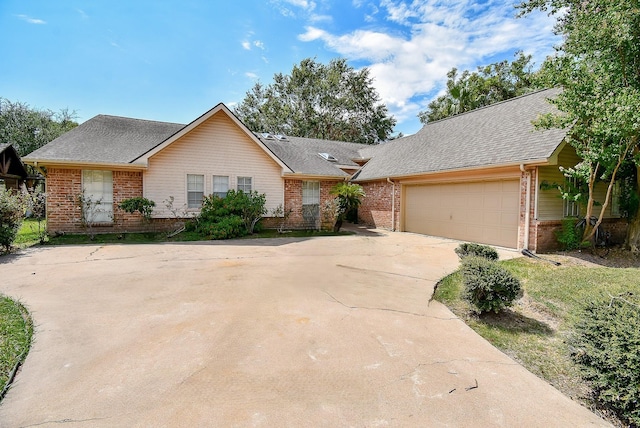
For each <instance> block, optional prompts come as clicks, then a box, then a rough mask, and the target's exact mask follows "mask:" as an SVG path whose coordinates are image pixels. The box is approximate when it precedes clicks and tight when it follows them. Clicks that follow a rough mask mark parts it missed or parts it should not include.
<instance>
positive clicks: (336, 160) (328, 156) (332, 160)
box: [318, 153, 338, 162]
mask: <svg viewBox="0 0 640 428" xmlns="http://www.w3.org/2000/svg"><path fill="white" fill-rule="evenodd" d="M318 154H319V155H320V157H322V159H324V160H328V161H329V162H338V159H336V158H335V157H333V156H332V155H330V154H329V153H318Z"/></svg>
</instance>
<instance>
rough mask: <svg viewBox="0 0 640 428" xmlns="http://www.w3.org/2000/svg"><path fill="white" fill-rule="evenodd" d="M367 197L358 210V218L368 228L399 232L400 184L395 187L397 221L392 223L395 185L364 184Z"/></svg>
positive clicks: (380, 183)
mask: <svg viewBox="0 0 640 428" xmlns="http://www.w3.org/2000/svg"><path fill="white" fill-rule="evenodd" d="M361 186H362V188H363V189H364V193H365V195H366V196H365V197H364V199H363V201H362V205H360V208H358V218H359V219H360V221H362V222H363V223H364V224H366V225H367V226H371V227H376V228H380V229H388V230H391V229H393V230H398V228H399V226H400V222H399V219H400V195H401V192H400V184H399V183H396V185H395V206H396V207H395V219H394V221H392V219H391V217H392V212H393V210H392V203H393V200H394V197H393V191H394V186H393V184H391V183H389V182H387V181H386V180H385V181H373V182H369V183H362V184H361Z"/></svg>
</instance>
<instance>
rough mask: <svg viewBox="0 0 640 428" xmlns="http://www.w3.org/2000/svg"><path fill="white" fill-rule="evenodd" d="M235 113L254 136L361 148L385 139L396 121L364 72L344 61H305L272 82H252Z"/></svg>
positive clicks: (367, 74)
mask: <svg viewBox="0 0 640 428" xmlns="http://www.w3.org/2000/svg"><path fill="white" fill-rule="evenodd" d="M234 113H235V114H236V115H237V116H238V117H239V118H240V119H241V120H242V121H243V122H244V123H245V124H246V125H247V126H248V127H249V129H251V130H252V131H256V132H272V133H276V134H285V135H291V136H296V137H310V138H322V139H329V140H341V141H351V142H356V143H365V144H375V143H378V142H380V141H385V140H387V139H388V138H389V137H390V135H391V132H392V131H393V127H394V125H395V123H396V120H395V119H394V118H393V117H392V116H389V115H388V111H387V107H386V106H385V105H384V104H382V103H380V96H379V95H378V93H377V91H376V90H375V88H374V87H373V81H372V79H371V77H369V69H367V68H363V69H362V70H359V71H356V70H355V69H354V68H353V67H350V66H349V65H348V64H347V61H346V60H345V59H334V60H331V61H330V62H329V64H327V65H325V64H321V63H318V62H316V61H315V60H314V59H311V58H307V59H304V60H302V61H301V62H300V64H296V65H294V66H293V70H291V74H288V75H285V74H282V73H278V74H276V75H275V76H274V77H273V83H272V84H270V85H268V86H264V85H262V84H260V83H256V84H255V85H254V86H253V88H251V90H249V91H248V92H247V93H246V95H245V98H244V100H243V101H242V102H241V103H240V104H239V105H238V106H237V107H236V108H235V109H234Z"/></svg>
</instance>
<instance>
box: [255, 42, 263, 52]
mask: <svg viewBox="0 0 640 428" xmlns="http://www.w3.org/2000/svg"><path fill="white" fill-rule="evenodd" d="M253 46H255V47H257V48H258V49H262V50H264V42H262V41H260V40H256V41H255V42H253Z"/></svg>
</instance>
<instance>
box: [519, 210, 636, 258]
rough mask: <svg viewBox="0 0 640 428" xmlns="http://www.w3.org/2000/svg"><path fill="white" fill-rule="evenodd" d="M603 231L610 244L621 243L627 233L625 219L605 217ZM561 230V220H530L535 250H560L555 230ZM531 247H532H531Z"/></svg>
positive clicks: (544, 251) (545, 251)
mask: <svg viewBox="0 0 640 428" xmlns="http://www.w3.org/2000/svg"><path fill="white" fill-rule="evenodd" d="M600 227H601V228H602V230H603V231H604V232H609V233H610V234H611V244H623V243H624V240H625V237H626V234H627V227H628V224H627V220H626V219H624V218H605V219H603V220H602V224H601V226H600ZM560 230H562V221H561V220H547V221H535V222H532V227H531V231H532V233H535V251H536V252H538V253H551V252H554V251H558V250H560V245H559V244H558V241H557V239H556V232H558V231H560ZM531 248H533V247H531Z"/></svg>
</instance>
